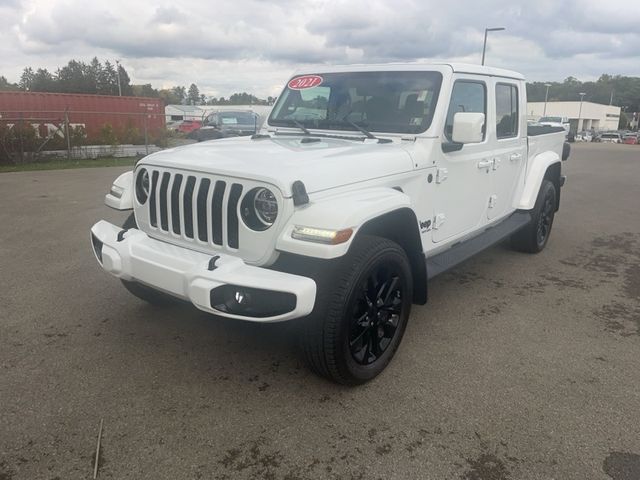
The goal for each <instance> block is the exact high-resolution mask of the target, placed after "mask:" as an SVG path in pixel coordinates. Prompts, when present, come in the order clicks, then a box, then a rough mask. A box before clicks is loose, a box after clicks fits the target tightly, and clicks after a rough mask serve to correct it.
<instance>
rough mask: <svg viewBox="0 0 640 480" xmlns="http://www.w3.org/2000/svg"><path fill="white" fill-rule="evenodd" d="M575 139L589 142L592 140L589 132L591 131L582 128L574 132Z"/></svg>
mask: <svg viewBox="0 0 640 480" xmlns="http://www.w3.org/2000/svg"><path fill="white" fill-rule="evenodd" d="M575 141H576V142H591V141H593V135H592V134H591V132H588V131H586V130H583V131H582V132H578V133H576V136H575Z"/></svg>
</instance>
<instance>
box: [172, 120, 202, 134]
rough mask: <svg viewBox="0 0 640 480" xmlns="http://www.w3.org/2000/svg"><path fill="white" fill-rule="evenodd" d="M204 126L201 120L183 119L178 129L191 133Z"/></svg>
mask: <svg viewBox="0 0 640 480" xmlns="http://www.w3.org/2000/svg"><path fill="white" fill-rule="evenodd" d="M201 126H202V122H201V121H200V120H183V121H182V122H181V123H179V124H178V127H177V130H178V131H179V132H181V133H187V134H188V133H190V132H193V131H194V130H197V129H198V128H200V127H201Z"/></svg>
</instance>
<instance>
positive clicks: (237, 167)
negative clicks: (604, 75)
mask: <svg viewBox="0 0 640 480" xmlns="http://www.w3.org/2000/svg"><path fill="white" fill-rule="evenodd" d="M521 105H526V84H525V78H524V76H522V75H521V74H519V73H516V72H511V71H507V70H500V69H497V68H493V67H485V66H481V65H462V64H453V63H430V64H423V65H416V64H409V65H406V64H404V65H403V64H390V65H382V66H372V65H357V66H350V67H344V66H342V67H335V68H334V67H331V66H325V67H320V68H319V69H317V70H316V69H314V70H311V71H303V72H300V73H299V74H296V75H295V76H294V77H293V78H291V79H290V80H289V81H288V82H287V84H286V85H285V87H284V89H283V91H282V94H281V95H280V96H279V97H278V100H277V102H276V104H275V106H274V108H273V110H272V111H271V114H270V116H269V118H268V119H267V121H266V122H265V125H264V126H263V128H262V129H261V132H260V133H259V134H257V135H252V136H251V137H237V138H226V139H222V140H220V141H216V142H206V143H198V144H193V145H187V146H185V147H181V148H179V149H169V150H164V151H161V152H158V153H154V154H152V155H148V156H146V157H144V158H143V159H142V160H140V161H139V162H138V163H137V164H136V166H135V168H134V170H133V171H130V172H127V173H125V174H123V175H121V176H120V177H118V178H117V179H116V180H115V182H114V184H113V185H112V187H111V190H110V192H109V193H108V194H107V195H106V197H105V203H106V204H107V205H109V206H110V207H112V208H115V209H117V210H125V211H130V212H132V213H131V215H130V216H129V218H128V220H127V221H126V222H125V223H124V225H122V226H120V225H114V224H111V223H109V222H107V221H104V220H102V221H99V222H98V223H96V224H95V225H94V226H93V227H92V228H91V242H92V247H93V250H94V253H95V257H96V259H97V261H98V263H99V264H100V265H101V266H102V268H103V269H104V270H105V271H107V272H109V273H110V274H112V275H114V276H115V277H117V278H119V279H120V280H121V281H122V283H123V285H124V287H125V288H127V289H128V290H129V291H130V292H131V293H132V294H133V295H135V296H137V297H139V298H141V299H143V300H145V301H148V302H151V303H160V304H161V303H162V302H166V301H167V300H169V299H171V298H173V297H177V298H179V299H182V300H186V301H189V302H191V303H193V304H194V305H195V306H196V307H197V308H199V309H201V310H203V311H205V312H208V313H212V314H215V315H218V316H222V317H227V318H230V319H234V320H237V321H240V320H249V321H254V322H278V321H285V320H292V321H296V322H299V323H300V331H299V337H298V338H299V339H300V342H301V343H302V351H303V353H304V356H305V358H306V361H307V363H308V364H309V366H310V367H311V368H312V369H313V370H314V371H315V372H317V373H318V374H320V375H323V376H325V377H327V378H329V379H331V380H333V381H336V382H339V383H344V384H351V385H353V384H360V383H364V382H366V381H368V380H371V379H372V378H374V377H375V376H377V375H378V374H379V373H381V372H382V371H383V370H384V368H385V367H386V366H387V365H388V364H389V362H390V361H391V359H392V357H393V356H394V354H395V352H396V350H397V349H398V346H399V345H400V342H401V340H402V336H403V334H404V333H405V328H406V326H407V322H408V320H409V316H410V311H411V306H412V304H424V303H426V301H427V288H428V280H429V279H432V278H433V277H435V276H436V275H439V274H440V273H442V272H444V271H446V270H448V269H450V268H452V267H454V266H456V265H458V264H460V263H461V262H463V261H465V260H467V259H468V258H470V257H471V256H473V255H475V254H477V253H479V252H480V251H482V250H484V249H486V248H488V247H490V246H491V245H494V244H496V243H498V242H501V241H502V240H504V239H508V238H509V239H510V241H511V245H512V247H513V248H514V249H515V250H518V251H521V252H528V253H538V252H541V251H542V250H543V249H544V248H545V246H546V245H547V242H548V241H549V238H550V233H551V228H552V225H553V221H554V215H555V212H556V211H557V210H558V208H559V206H560V189H561V187H562V185H563V184H564V183H565V177H564V176H563V175H562V165H561V161H562V160H566V159H567V158H568V156H569V152H570V146H569V144H568V143H565V142H564V138H565V133H566V131H565V130H564V128H554V127H549V126H537V127H536V126H533V127H530V128H528V127H527V121H526V111H525V109H523V108H520V107H519V106H521ZM310 112H313V113H312V114H310ZM507 260H508V261H509V262H512V261H513V257H509V258H508V259H506V258H505V261H507ZM526 264H527V265H531V262H526ZM539 267H540V268H538V270H544V268H542V264H540V265H539ZM531 274H532V275H535V272H534V271H533V270H532V271H531ZM103 293H104V292H102V291H100V292H96V295H102V294H103ZM460 295H462V296H461V297H459V298H458V301H468V299H465V297H464V291H463V290H461V291H460ZM174 312H177V311H175V310H174ZM478 341H482V340H478Z"/></svg>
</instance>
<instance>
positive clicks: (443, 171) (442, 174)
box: [436, 168, 449, 183]
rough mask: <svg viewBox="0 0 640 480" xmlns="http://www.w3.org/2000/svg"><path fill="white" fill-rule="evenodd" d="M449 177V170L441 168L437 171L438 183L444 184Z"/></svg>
mask: <svg viewBox="0 0 640 480" xmlns="http://www.w3.org/2000/svg"><path fill="white" fill-rule="evenodd" d="M448 176H449V170H447V169H446V168H439V169H438V170H436V183H442V182H444V181H445V180H446V179H447V177H448Z"/></svg>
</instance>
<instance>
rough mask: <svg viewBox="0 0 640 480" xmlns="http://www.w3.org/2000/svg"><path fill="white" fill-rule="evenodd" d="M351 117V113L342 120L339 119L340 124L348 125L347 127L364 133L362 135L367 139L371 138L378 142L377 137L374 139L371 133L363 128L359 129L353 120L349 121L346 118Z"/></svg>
mask: <svg viewBox="0 0 640 480" xmlns="http://www.w3.org/2000/svg"><path fill="white" fill-rule="evenodd" d="M349 115H351V112H349V114H348V115H347V116H345V117H343V118H341V119H340V121H341V122H344V123H348V124H349V125H351V126H352V127H353V128H355V129H357V130H359V131H360V132H361V133H364V135H365V136H366V137H367V138H373V139H375V140H378V137H376V136H375V135H374V134H373V133H371V132H370V131H369V130H367V129H366V128H364V127H361V126H360V125H358V124H357V123H356V122H354V121H353V120H349V119H348V118H347V117H348V116H349Z"/></svg>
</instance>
